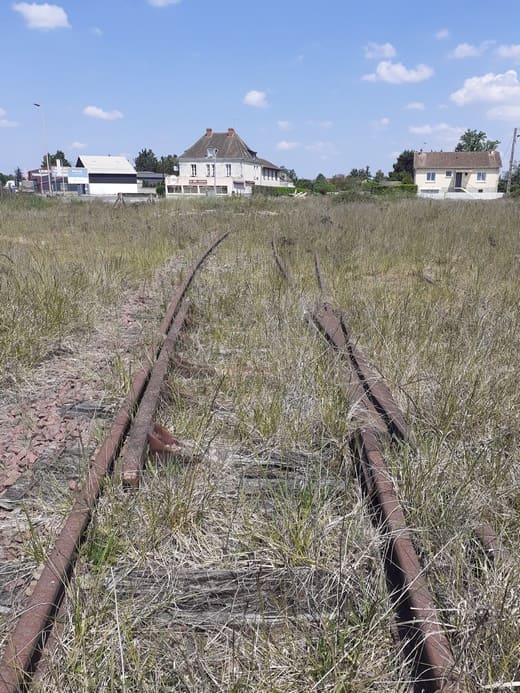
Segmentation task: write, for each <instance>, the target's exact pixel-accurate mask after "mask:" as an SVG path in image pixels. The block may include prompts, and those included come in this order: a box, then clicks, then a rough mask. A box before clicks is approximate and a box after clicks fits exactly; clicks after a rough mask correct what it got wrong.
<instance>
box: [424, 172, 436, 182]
mask: <svg viewBox="0 0 520 693" xmlns="http://www.w3.org/2000/svg"><path fill="white" fill-rule="evenodd" d="M426 180H427V181H430V182H432V183H433V181H434V180H435V171H426Z"/></svg>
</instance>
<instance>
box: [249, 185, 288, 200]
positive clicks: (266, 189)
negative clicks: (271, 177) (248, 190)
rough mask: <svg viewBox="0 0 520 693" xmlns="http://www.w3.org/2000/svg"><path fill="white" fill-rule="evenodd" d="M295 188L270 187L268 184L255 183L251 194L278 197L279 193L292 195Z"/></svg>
mask: <svg viewBox="0 0 520 693" xmlns="http://www.w3.org/2000/svg"><path fill="white" fill-rule="evenodd" d="M295 192H296V188H285V187H282V186H280V187H275V186H273V187H271V186H270V185H255V186H254V188H253V195H270V196H272V197H280V195H293V194H294V193H295Z"/></svg>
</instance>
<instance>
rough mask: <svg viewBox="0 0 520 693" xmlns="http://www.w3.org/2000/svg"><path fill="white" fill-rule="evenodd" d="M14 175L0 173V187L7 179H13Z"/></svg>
mask: <svg viewBox="0 0 520 693" xmlns="http://www.w3.org/2000/svg"><path fill="white" fill-rule="evenodd" d="M13 179H14V176H11V174H8V173H0V187H1V188H3V187H4V185H5V184H6V183H7V181H8V180H13Z"/></svg>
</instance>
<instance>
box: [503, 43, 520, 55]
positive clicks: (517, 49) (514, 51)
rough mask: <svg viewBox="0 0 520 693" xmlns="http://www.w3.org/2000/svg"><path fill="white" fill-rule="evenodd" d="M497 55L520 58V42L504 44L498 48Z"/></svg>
mask: <svg viewBox="0 0 520 693" xmlns="http://www.w3.org/2000/svg"><path fill="white" fill-rule="evenodd" d="M497 55H499V56H500V57H501V58H520V44H518V43H516V44H511V45H509V46H506V45H502V46H499V47H498V48H497Z"/></svg>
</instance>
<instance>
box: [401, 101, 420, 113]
mask: <svg viewBox="0 0 520 693" xmlns="http://www.w3.org/2000/svg"><path fill="white" fill-rule="evenodd" d="M405 109H406V110H407V111H424V104H423V102H422V101H411V102H410V103H407V104H406V106H405Z"/></svg>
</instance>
